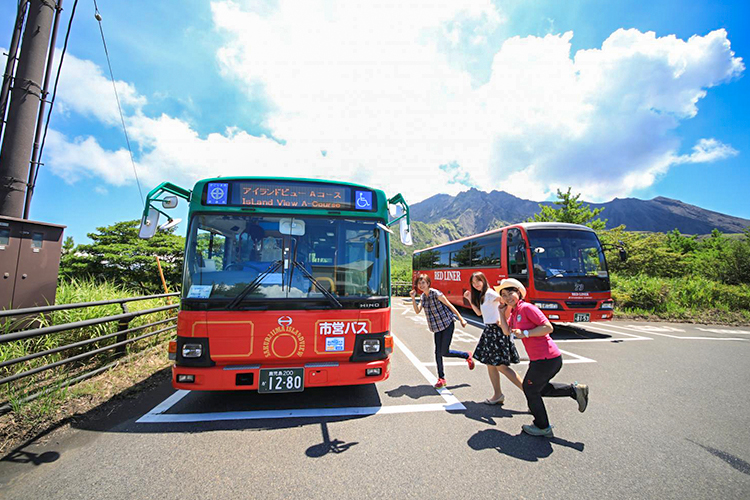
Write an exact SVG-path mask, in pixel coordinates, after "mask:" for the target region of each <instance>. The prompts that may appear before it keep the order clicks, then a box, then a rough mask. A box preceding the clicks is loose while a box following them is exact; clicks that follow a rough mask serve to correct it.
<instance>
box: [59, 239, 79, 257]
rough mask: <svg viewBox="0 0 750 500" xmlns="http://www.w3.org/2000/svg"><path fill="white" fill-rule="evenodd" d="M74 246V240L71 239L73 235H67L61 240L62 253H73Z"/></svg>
mask: <svg viewBox="0 0 750 500" xmlns="http://www.w3.org/2000/svg"><path fill="white" fill-rule="evenodd" d="M75 247H76V242H75V241H73V237H72V236H68V237H67V238H65V241H63V244H62V253H63V255H68V254H71V253H73V251H74V250H75Z"/></svg>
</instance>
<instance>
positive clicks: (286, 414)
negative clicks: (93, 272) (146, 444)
mask: <svg viewBox="0 0 750 500" xmlns="http://www.w3.org/2000/svg"><path fill="white" fill-rule="evenodd" d="M465 409H466V407H465V406H464V405H462V404H461V403H460V402H459V403H458V404H455V405H449V404H440V403H433V404H421V405H396V406H359V407H356V406H353V407H348V408H300V409H296V410H256V411H225V412H216V413H182V414H178V413H175V414H168V415H151V414H146V415H144V416H143V417H141V418H140V419H139V420H138V423H142V424H170V423H189V422H219V421H225V420H259V419H278V418H320V417H351V416H366V415H389V414H395V413H421V412H429V411H450V410H465Z"/></svg>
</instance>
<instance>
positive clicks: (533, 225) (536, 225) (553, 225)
mask: <svg viewBox="0 0 750 500" xmlns="http://www.w3.org/2000/svg"><path fill="white" fill-rule="evenodd" d="M511 227H520V228H523V229H524V230H526V231H528V230H529V229H572V230H575V231H590V232H592V233H593V232H595V231H594V230H593V229H591V228H590V227H588V226H583V225H581V224H570V223H568V222H519V223H518V224H510V225H508V226H503V227H501V228H498V229H491V230H490V231H485V232H483V233H479V234H474V235H471V236H464V237H463V238H459V239H457V240H452V241H446V242H445V243H441V244H439V245H433V246H431V247H427V248H422V249H421V250H414V252H412V253H415V254H416V253H419V252H424V251H426V250H434V249H435V248H442V247H444V246H447V245H452V244H454V243H460V242H462V241H468V240H473V239H475V238H481V237H482V236H489V235H491V234H496V233H499V232H501V231H503V230H504V229H508V228H511Z"/></svg>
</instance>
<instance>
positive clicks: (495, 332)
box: [473, 325, 521, 366]
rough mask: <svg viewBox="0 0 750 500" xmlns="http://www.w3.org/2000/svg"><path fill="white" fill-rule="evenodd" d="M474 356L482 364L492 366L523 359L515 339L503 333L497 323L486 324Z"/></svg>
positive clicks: (508, 363)
mask: <svg viewBox="0 0 750 500" xmlns="http://www.w3.org/2000/svg"><path fill="white" fill-rule="evenodd" d="M473 358H474V359H476V360H477V361H479V362H480V363H482V364H485V365H492V366H498V365H510V364H511V363H514V364H515V363H518V362H520V361H521V358H520V357H519V356H518V351H517V350H516V346H515V345H513V341H512V340H511V338H510V337H508V336H506V335H505V334H503V331H502V330H501V329H500V327H499V326H497V325H484V331H483V332H482V337H481V338H480V339H479V342H478V343H477V347H476V348H475V349H474V356H473Z"/></svg>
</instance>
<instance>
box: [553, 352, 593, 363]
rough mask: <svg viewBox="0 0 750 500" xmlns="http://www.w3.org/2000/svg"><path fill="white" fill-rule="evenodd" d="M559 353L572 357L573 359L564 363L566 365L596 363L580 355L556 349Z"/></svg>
mask: <svg viewBox="0 0 750 500" xmlns="http://www.w3.org/2000/svg"><path fill="white" fill-rule="evenodd" d="M558 350H559V351H560V352H561V353H563V354H567V355H568V356H573V358H574V359H571V360H568V361H564V363H566V364H575V363H596V360H594V359H591V358H586V357H584V356H581V355H580V354H574V353H572V352H570V351H563V350H562V349H558Z"/></svg>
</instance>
